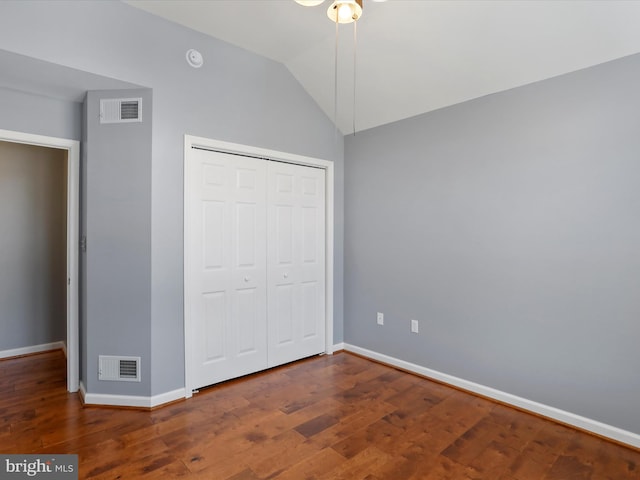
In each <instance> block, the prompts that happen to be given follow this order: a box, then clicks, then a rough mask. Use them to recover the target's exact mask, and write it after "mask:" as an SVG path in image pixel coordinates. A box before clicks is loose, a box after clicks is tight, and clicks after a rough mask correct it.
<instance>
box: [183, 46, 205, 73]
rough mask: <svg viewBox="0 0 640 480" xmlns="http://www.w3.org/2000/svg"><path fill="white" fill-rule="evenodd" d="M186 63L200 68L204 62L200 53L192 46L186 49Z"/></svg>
mask: <svg viewBox="0 0 640 480" xmlns="http://www.w3.org/2000/svg"><path fill="white" fill-rule="evenodd" d="M187 63H188V64H189V65H191V66H192V67H193V68H200V67H201V66H202V65H203V64H204V58H202V54H201V53H200V52H199V51H197V50H194V49H193V48H191V49H189V50H187Z"/></svg>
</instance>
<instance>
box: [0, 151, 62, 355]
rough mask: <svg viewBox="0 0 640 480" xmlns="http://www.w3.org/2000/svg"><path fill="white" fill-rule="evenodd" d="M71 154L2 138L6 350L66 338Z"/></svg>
mask: <svg viewBox="0 0 640 480" xmlns="http://www.w3.org/2000/svg"><path fill="white" fill-rule="evenodd" d="M66 215H67V152H66V151H63V150H57V149H53V148H44V147H35V146H31V145H22V144H19V143H10V142H0V351H3V350H11V349H14V348H21V347H31V346H35V345H42V344H45V343H51V342H58V341H66V332H67V324H66V322H67V303H66V302H67V298H66V292H67V289H66V277H67V261H66V260H67V256H66V254H67V231H66V228H67V221H66Z"/></svg>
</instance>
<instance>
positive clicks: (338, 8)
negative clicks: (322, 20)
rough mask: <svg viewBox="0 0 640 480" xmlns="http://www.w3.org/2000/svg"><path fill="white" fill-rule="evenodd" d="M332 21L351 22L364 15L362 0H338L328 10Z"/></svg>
mask: <svg viewBox="0 0 640 480" xmlns="http://www.w3.org/2000/svg"><path fill="white" fill-rule="evenodd" d="M327 16H328V17H329V19H330V20H331V21H332V22H338V23H351V22H354V21H356V20H358V19H359V18H360V17H361V16H362V0H336V1H335V2H333V4H331V6H330V7H329V10H327Z"/></svg>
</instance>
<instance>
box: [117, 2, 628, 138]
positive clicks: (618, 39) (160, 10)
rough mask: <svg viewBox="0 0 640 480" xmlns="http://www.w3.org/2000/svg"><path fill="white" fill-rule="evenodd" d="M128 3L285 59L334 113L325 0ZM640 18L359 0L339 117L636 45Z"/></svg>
mask: <svg viewBox="0 0 640 480" xmlns="http://www.w3.org/2000/svg"><path fill="white" fill-rule="evenodd" d="M126 3H128V4H130V5H133V6H135V7H137V8H140V9H143V10H146V11H148V12H150V13H153V14H155V15H159V16H161V17H164V18H166V19H168V20H170V21H173V22H177V23H179V24H182V25H184V26H187V27H189V28H192V29H194V30H198V31H200V32H203V33H205V34H207V35H210V36H212V37H216V38H218V39H221V40H224V41H226V42H229V43H232V44H235V45H237V46H239V47H242V48H245V49H247V50H250V51H252V52H255V53H258V54H260V55H263V56H265V57H268V58H271V59H273V60H275V61H278V62H281V63H283V64H284V65H285V66H286V67H287V68H288V69H289V71H290V72H291V73H292V74H293V75H294V76H295V78H297V79H298V81H299V82H300V83H301V84H302V86H303V87H304V88H305V89H306V91H307V92H308V93H309V94H310V95H311V96H312V97H313V98H314V99H315V101H316V102H317V103H318V105H319V106H320V107H321V108H322V109H323V110H324V112H325V113H326V114H327V115H328V116H329V117H330V118H332V119H333V118H334V62H335V51H336V28H335V25H334V24H332V23H331V21H330V20H329V19H328V18H327V15H326V11H327V8H328V7H329V5H330V4H331V0H327V1H325V2H324V3H323V4H322V5H320V6H317V7H302V6H300V5H298V4H297V3H295V2H294V1H293V0H209V1H203V0H157V1H156V0H143V1H140V0H127V1H126ZM639 26H640V1H636V0H624V1H614V0H604V1H599V0H594V1H580V0H569V1H565V0H550V1H548V0H534V1H526V0H519V1H508V0H502V1H482V0H471V1H462V0H461V1H455V0H447V1H427V0H388V1H386V2H380V1H378V2H375V1H373V0H364V12H363V15H362V18H361V19H360V20H359V21H358V22H357V48H356V55H355V57H354V32H353V25H342V26H340V28H339V32H338V52H339V54H338V104H339V106H338V109H337V113H338V122H337V123H338V126H339V128H340V130H341V131H342V132H343V133H350V132H352V131H353V130H354V118H355V130H357V131H359V130H364V129H367V128H371V127H375V126H378V125H382V124H386V123H390V122H393V121H396V120H400V119H403V118H408V117H411V116H414V115H418V114H421V113H425V112H428V111H431V110H435V109H438V108H442V107H446V106H449V105H453V104H456V103H460V102H464V101H466V100H470V99H473V98H477V97H481V96H484V95H489V94H492V93H496V92H499V91H503V90H507V89H510V88H514V87H518V86H521V85H525V84H528V83H532V82H536V81H539V80H543V79H546V78H550V77H554V76H557V75H562V74H565V73H568V72H572V71H575V70H579V69H582V68H586V67H590V66H593V65H597V64H599V63H603V62H607V61H610V60H614V59H616V58H621V57H624V56H627V55H631V54H635V53H639V52H640V27H639ZM194 48H196V46H194ZM354 58H355V63H356V71H355V87H356V88H355V106H356V107H355V116H354V115H353V106H354V70H353V64H354ZM204 60H205V62H206V61H207V59H206V58H205V59H204Z"/></svg>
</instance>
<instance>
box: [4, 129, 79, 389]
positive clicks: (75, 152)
mask: <svg viewBox="0 0 640 480" xmlns="http://www.w3.org/2000/svg"><path fill="white" fill-rule="evenodd" d="M0 140H2V141H5V142H13V143H24V144H27V145H37V146H41V147H49V148H58V149H61V150H66V151H67V344H66V354H67V390H68V391H69V392H77V391H78V387H79V383H80V354H79V344H80V335H79V326H78V308H79V307H78V295H79V293H78V291H79V290H78V280H79V271H78V231H79V218H80V208H79V200H80V142H79V141H77V140H69V139H66V138H57V137H47V136H44V135H34V134H30V133H23V132H14V131H11V130H0Z"/></svg>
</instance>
